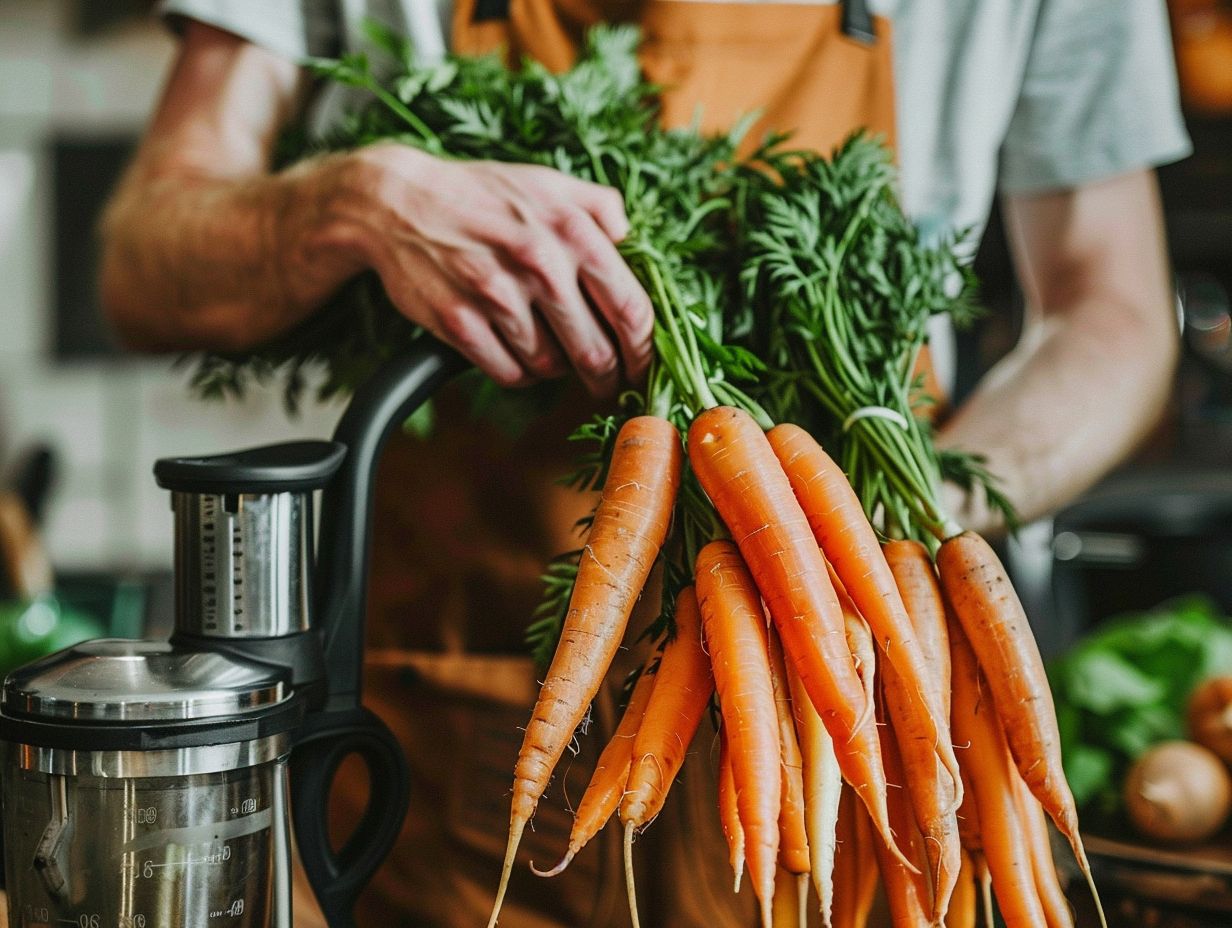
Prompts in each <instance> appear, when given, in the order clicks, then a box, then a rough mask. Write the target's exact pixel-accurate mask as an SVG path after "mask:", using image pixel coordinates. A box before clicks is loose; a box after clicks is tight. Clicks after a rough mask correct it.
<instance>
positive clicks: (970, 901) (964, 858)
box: [945, 851, 979, 928]
mask: <svg viewBox="0 0 1232 928" xmlns="http://www.w3.org/2000/svg"><path fill="white" fill-rule="evenodd" d="M978 909H979V900H978V898H977V887H976V885H975V865H974V864H973V863H971V855H970V854H968V853H967V852H966V851H962V852H961V857H960V863H959V867H958V880H957V881H956V882H955V884H954V894H953V896H951V898H950V907H949V911H947V912H946V914H945V928H975V921H976V912H977V910H978Z"/></svg>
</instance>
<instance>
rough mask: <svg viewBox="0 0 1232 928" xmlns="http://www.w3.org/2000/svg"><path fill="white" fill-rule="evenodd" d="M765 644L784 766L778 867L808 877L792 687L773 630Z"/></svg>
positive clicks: (802, 795) (801, 773) (808, 865)
mask: <svg viewBox="0 0 1232 928" xmlns="http://www.w3.org/2000/svg"><path fill="white" fill-rule="evenodd" d="M767 640H768V643H769V646H770V680H771V682H772V683H773V684H774V708H775V709H776V710H777V712H778V723H779V750H780V752H781V756H782V764H783V798H782V805H781V807H780V809H779V864H780V865H781V866H782V867H783V868H784V869H786V870H787V872H788V873H794V874H807V873H808V872H809V870H810V866H811V865H810V861H809V846H808V836H807V835H806V833H805V828H804V762H803V760H802V759H801V756H800V742H799V740H798V739H797V737H796V724H795V718H794V710H793V709H792V705H791V685H790V683H789V682H788V680H787V665H786V664H785V663H784V661H783V646H782V644H780V643H779V636H778V635H777V634H776V633H775V631H774V629H773V628H771V629H770V630H769V633H768V635H767Z"/></svg>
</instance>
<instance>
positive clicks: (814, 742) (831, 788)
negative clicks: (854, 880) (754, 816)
mask: <svg viewBox="0 0 1232 928" xmlns="http://www.w3.org/2000/svg"><path fill="white" fill-rule="evenodd" d="M848 640H850V639H848ZM869 645H870V647H871V645H872V639H871V638H870V639H869ZM866 669H867V671H868V672H869V675H870V676H871V675H872V667H871V666H869V667H867V668H866ZM787 683H788V685H789V687H790V689H791V705H792V710H793V712H794V715H795V722H796V733H797V735H798V737H799V741H800V760H801V762H802V764H803V773H804V825H805V831H806V833H807V837H808V846H809V858H810V860H809V863H810V866H811V870H812V875H813V886H814V888H815V889H816V890H817V898H818V899H820V900H821V920H822V922H824V923H825V924H826V925H829V924H830V913H831V910H832V908H833V906H834V855H835V842H836V840H837V836H836V832H837V828H838V814H839V813H838V807H839V797H840V796H841V795H842V790H843V776H842V773H841V771H840V770H839V769H838V757H837V756H836V755H835V753H834V742H833V741H832V740H831V739H830V734H829V732H827V731H826V726H825V725H823V724H822V722H821V716H820V715H818V714H817V710H816V709H814V708H813V704H812V703H811V702H809V698H808V694H807V693H805V692H804V684H803V683H801V682H800V675H799V674H797V673H796V671H795V668H793V667H791V666H788V667H787Z"/></svg>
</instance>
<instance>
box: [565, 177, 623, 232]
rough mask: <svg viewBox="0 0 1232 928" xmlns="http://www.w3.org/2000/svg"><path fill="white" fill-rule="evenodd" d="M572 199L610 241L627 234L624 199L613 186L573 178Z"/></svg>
mask: <svg viewBox="0 0 1232 928" xmlns="http://www.w3.org/2000/svg"><path fill="white" fill-rule="evenodd" d="M574 184H575V185H576V186H575V189H574V196H573V201H574V202H575V203H576V204H577V205H578V206H580V207H581V208H582V209H583V210H585V211H586V212H587V213H588V214H589V215H590V217H591V218H592V219H594V221H595V223H596V224H598V226H599V228H600V229H602V230H603V234H604V235H606V236H607V238H608V239H609V240H610V241H613V242H619V241H620V240H622V239H623V238H624V237H625V236H626V235H628V234H629V217H628V216H627V215H626V214H625V200H624V197H622V196H621V195H620V191H619V190H617V189H616V188H615V187H606V186H604V185H603V184H592V183H590V182H589V181H584V180H574Z"/></svg>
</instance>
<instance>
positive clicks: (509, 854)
mask: <svg viewBox="0 0 1232 928" xmlns="http://www.w3.org/2000/svg"><path fill="white" fill-rule="evenodd" d="M525 830H526V819H523V818H515V819H514V820H513V821H511V822H510V823H509V844H508V845H507V846H506V847H505V862H504V863H503V864H502V865H501V877H500V885H499V886H498V887H497V888H496V901H495V902H494V903H492V915H491V916H490V917H489V918H488V928H496V921H497V919H498V918H500V910H501V905H502V903H504V901H505V892H506V890H508V889H509V877H510V876H511V875H512V874H513V862H514V859H515V858H516V857H517V856H518V845H519V844H521V843H522V832H523V831H525Z"/></svg>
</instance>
